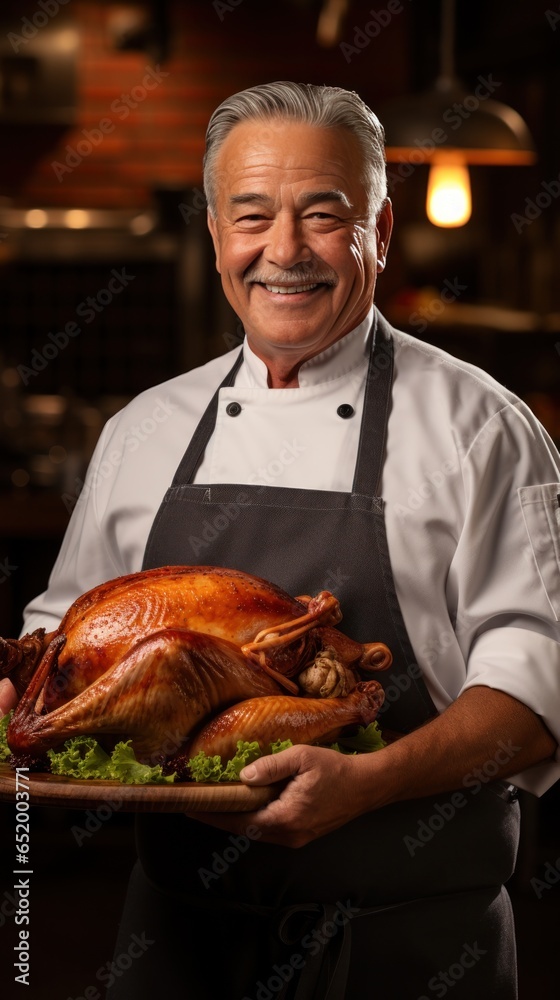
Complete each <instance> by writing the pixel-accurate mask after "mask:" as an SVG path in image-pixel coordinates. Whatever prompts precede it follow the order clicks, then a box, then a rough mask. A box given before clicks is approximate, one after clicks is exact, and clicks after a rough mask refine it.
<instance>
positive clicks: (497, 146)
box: [380, 0, 536, 227]
mask: <svg viewBox="0 0 560 1000" xmlns="http://www.w3.org/2000/svg"><path fill="white" fill-rule="evenodd" d="M454 34H455V0H442V4H441V37H440V75H439V77H438V78H437V80H436V81H435V83H434V84H433V86H432V87H431V88H429V89H428V90H426V91H423V92H422V93H419V94H415V95H411V96H407V97H402V98H397V99H396V100H394V101H391V102H390V103H389V104H387V105H386V106H385V108H384V109H381V110H380V117H381V120H382V121H383V124H384V126H385V136H386V150H385V152H386V156H387V161H388V162H389V163H401V164H403V163H406V164H412V165H413V166H414V165H417V164H420V163H428V164H429V165H430V176H429V180H428V195H427V204H426V212H427V215H428V218H429V220H430V222H432V223H433V224H434V225H437V226H444V227H450V226H462V225H464V224H465V223H466V222H467V221H468V219H469V218H470V215H471V193H470V181H469V173H468V165H469V164H473V165H475V164H476V165H485V166H486V165H492V166H525V165H528V164H531V163H534V162H535V160H536V153H535V148H534V145H533V140H532V138H531V135H530V133H529V130H528V128H527V126H526V124H525V122H524V121H523V119H522V117H521V115H519V114H518V113H517V111H514V109H513V108H510V107H509V106H508V105H506V104H502V103H500V102H499V101H496V100H494V98H493V96H491V95H492V94H493V93H494V91H496V90H497V89H498V87H499V85H500V84H499V82H498V81H495V80H494V79H493V76H492V74H491V73H490V74H488V75H487V76H483V75H480V76H479V77H478V80H477V82H476V84H475V85H474V87H473V89H472V90H470V91H469V90H467V89H466V88H465V86H464V85H463V84H462V83H461V81H460V80H459V79H458V78H457V77H456V76H455V69H454V59H453V45H454Z"/></svg>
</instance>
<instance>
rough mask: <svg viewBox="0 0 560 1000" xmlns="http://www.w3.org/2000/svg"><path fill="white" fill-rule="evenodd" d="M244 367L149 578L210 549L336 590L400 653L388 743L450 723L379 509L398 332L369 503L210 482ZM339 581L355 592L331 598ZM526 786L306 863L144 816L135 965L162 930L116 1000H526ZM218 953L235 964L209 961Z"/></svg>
mask: <svg viewBox="0 0 560 1000" xmlns="http://www.w3.org/2000/svg"><path fill="white" fill-rule="evenodd" d="M241 362H242V354H241V353H240V355H239V357H238V359H237V361H236V363H235V365H234V367H233V368H232V370H231V371H230V373H229V374H228V376H227V377H226V378H225V379H224V381H223V383H222V385H221V386H220V387H219V389H218V390H217V392H216V394H215V395H214V397H213V399H212V400H211V402H210V404H209V406H208V409H207V410H206V412H205V414H204V415H203V417H202V419H201V421H200V423H199V425H198V427H197V429H196V431H195V433H194V435H193V437H192V440H191V442H190V444H189V447H188V448H187V451H186V453H185V455H184V457H183V459H182V461H181V463H180V465H179V468H178V469H177V472H176V474H175V477H174V480H173V483H172V484H171V487H170V488H169V490H168V491H167V493H166V495H165V497H164V499H163V502H162V504H161V507H160V509H159V511H158V513H157V515H156V518H155V521H154V524H153V527H152V530H151V532H150V536H149V539H148V543H147V547H146V553H145V557H144V564H143V568H144V569H149V568H152V567H156V566H164V565H200V564H202V560H200V559H198V558H196V556H194V557H193V546H192V544H191V542H190V539H191V538H192V537H193V536H195V537H206V538H209V539H210V542H209V544H208V545H207V547H205V549H204V560H203V562H204V565H213V566H222V567H227V568H232V569H238V570H243V571H245V572H248V573H252V574H255V575H257V576H261V577H263V578H264V579H266V580H269V581H271V582H272V583H275V584H277V585H278V586H280V587H282V588H283V589H284V590H286V591H287V592H288V593H290V594H291V595H292V596H297V595H298V594H311V595H314V594H316V593H318V591H320V590H322V589H332V590H333V592H335V596H336V597H338V598H339V600H340V603H341V608H342V612H343V620H342V622H341V626H340V627H341V630H342V631H343V632H345V633H346V634H347V635H349V636H350V637H351V638H354V639H356V640H357V641H359V642H372V641H381V642H385V643H386V644H387V645H388V646H389V648H390V649H391V651H392V653H393V664H392V667H391V669H390V670H389V671H385V672H383V673H380V674H378V675H377V677H376V679H378V680H379V682H380V683H381V684H382V685H383V686H384V688H385V691H386V703H385V705H384V707H383V711H382V712H381V713H380V717H379V722H380V726H381V729H382V730H383V729H384V728H387V729H390V730H395V731H397V732H401V733H406V732H410V731H411V730H412V729H414V728H416V727H417V726H419V725H421V724H423V723H424V722H427V721H428V720H429V719H430V718H432V717H433V716H435V715H436V714H437V713H436V709H435V706H434V704H433V702H432V699H431V697H430V695H429V693H428V691H427V688H426V686H425V684H424V681H423V679H422V676H421V671H420V669H419V667H418V665H417V664H416V661H415V657H414V652H413V649H412V645H411V643H410V640H409V638H408V635H407V632H406V627H405V624H404V621H403V618H402V614H401V611H400V607H399V603H398V599H397V596H396V592H395V585H394V580H393V574H392V569H391V563H390V559H389V552H388V546H387V537H386V530H385V522H384V509H383V508H384V504H383V500H382V498H381V497H380V496H379V484H380V481H381V474H382V469H383V461H384V453H385V439H386V432H387V421H388V415H389V409H390V404H391V390H392V381H393V342H392V336H391V329H390V327H389V326H388V324H387V323H386V322H385V321H384V320H383V318H382V317H381V316H380V314H379V313H377V311H376V314H375V320H374V328H373V331H372V335H371V353H370V360H369V367H368V374H367V380H366V389H365V397H364V407H363V416H362V424H361V432H360V442H359V448H358V458H357V463H356V471H355V476H354V483H353V486H352V492H351V493H342V492H330V491H323V490H317V491H315V490H303V489H286V488H280V487H268V486H267V487H262V486H250V485H244V484H234V485H231V484H230V485H228V484H207V485H198V484H196V485H194V484H193V482H192V481H193V478H194V476H195V473H196V469H197V467H198V465H199V462H200V460H201V458H202V455H203V453H204V450H205V448H206V446H207V444H208V441H209V440H210V437H211V435H212V432H213V430H214V426H215V422H216V414H217V409H218V403H219V391H220V389H221V388H223V387H225V386H232V385H234V384H235V375H236V373H237V371H238V370H239V367H240V365H241ZM230 405H231V404H230ZM233 512H234V513H235V519H234V520H233ZM220 515H221V518H222V521H220ZM224 520H225V521H226V523H227V527H225V528H224V529H219V528H218V526H219V525H220V524H222V523H223V521H224ZM209 527H210V529H214V535H212V532H211V531H209ZM204 531H206V535H204V534H203V532H204ZM333 575H335V577H336V580H337V585H336V587H332V586H331V587H329V586H328V581H329V579H331V580H332V578H333ZM510 788H511V786H508V785H506V784H504V783H503V782H494V783H492V784H491V785H487V786H485V787H482V788H481V789H480V790H479V791H478V793H477V794H476V795H473V794H471V791H470V790H469V791H468V792H460V793H459V792H453V793H447V794H446V795H443V796H437V797H429V799H418V800H413V801H410V802H403V803H397V804H395V805H393V806H389V807H386V808H384V809H380V810H377V811H375V812H373V813H370V814H367V815H364V816H360V817H358V818H357V819H356V820H353V821H352V822H350V823H348V824H346V825H345V826H344V827H342V828H341V829H339V830H336V831H334V832H333V833H331V834H328V835H327V836H324V837H321V838H319V840H316V841H314V842H312V843H311V844H308V845H306V847H304V848H300V849H298V850H292V849H289V848H283V847H278V846H276V845H269V844H261V843H259V841H258V835H254V836H251V831H250V830H249V831H248V836H246V837H241V838H236V837H234V836H233V835H231V834H228V833H226V832H225V831H221V830H216V829H215V828H213V827H210V826H208V825H206V824H202V823H200V822H197V821H196V820H191V819H187V818H186V817H185V816H181V815H168V814H160V815H150V814H139V815H138V816H137V823H136V831H137V844H138V852H139V862H138V864H137V866H136V868H135V870H134V872H133V875H132V878H131V883H130V887H129V893H128V897H127V903H126V906H125V912H124V915H123V921H122V924H121V929H120V934H119V941H118V943H117V949H116V952H115V954H118V952H119V948H121V950H123V948H125V942H126V941H127V940H129V938H130V934H131V933H133V932H134V931H136V932H137V933H138V932H139V931H140V930H143V929H145V928H146V927H147V928H150V931H149V934H151V935H152V936H153V941H154V944H153V946H152V948H151V949H150V950H151V957H150V953H149V952H148V954H147V956H146V958H144V959H143V961H142V962H138V963H135V965H134V966H133V967H132V968H131V969H130V970H129V972H127V975H126V976H124V977H123V978H122V982H120V981H117V982H116V983H115V985H114V986H113V987H112V989H111V990H110V991H109V993H108V997H109V998H110V1000H121V998H124V997H134V998H135V1000H137V998H138V1000H142V998H144V997H146V998H148V997H150V998H151V997H152V996H154V995H156V994H157V993H161V992H162V989H163V990H164V992H165V996H166V997H167V998H170V1000H175V998H176V1000H179V998H183V997H189V998H190V997H192V998H194V1000H215V998H220V997H224V998H227V1000H272V998H274V1000H278V998H287V997H294V998H297V1000H345V998H347V1000H357V998H358V997H359V996H361V995H362V994H364V995H365V996H367V997H369V996H370V995H371V996H372V997H373V995H374V993H375V994H377V993H378V992H379V990H380V989H382V990H384V991H385V992H386V994H388V996H389V997H395V998H397V997H398V998H399V1000H401V998H403V1000H408V998H410V1000H417V998H418V1000H424V998H425V997H431V996H437V995H439V996H443V995H444V993H443V992H434V990H436V987H437V990H439V991H441V990H442V989H443V988H444V985H445V983H446V982H447V983H448V986H447V988H449V987H450V985H453V986H454V987H455V988H454V991H453V997H454V1000H459V998H467V997H469V998H470V997H472V995H473V994H474V992H475V991H476V990H478V992H479V994H480V995H481V996H484V995H488V996H490V995H491V996H492V997H495V998H499V1000H514V998H515V997H516V996H517V992H516V986H515V978H516V977H515V946H514V941H513V923H512V915H511V906H510V903H509V897H508V896H507V893H506V892H505V889H504V888H503V883H504V882H505V881H506V880H507V879H508V878H509V876H510V875H511V874H512V872H513V868H514V864H515V854H516V847H517V838H518V822H519V814H518V806H517V805H516V804H513V802H512V794H511V791H510ZM457 796H459V798H457ZM460 800H462V801H461V804H459V802H460ZM213 945H215V947H216V956H217V960H216V961H215V962H208V960H207V959H206V958H204V956H205V954H206V953H207V948H212V946H213ZM218 956H219V958H218ZM447 970H451V971H447ZM440 973H441V974H443V975H444V976H447V980H445V979H443V980H441V981H440V980H439V979H438V977H439V975H440ZM430 982H431V985H430ZM485 989H486V990H487V993H486V994H485V992H484V990H485Z"/></svg>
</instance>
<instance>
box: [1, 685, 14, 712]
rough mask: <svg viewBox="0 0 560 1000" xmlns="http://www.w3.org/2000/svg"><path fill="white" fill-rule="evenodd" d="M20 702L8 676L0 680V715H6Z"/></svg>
mask: <svg viewBox="0 0 560 1000" xmlns="http://www.w3.org/2000/svg"><path fill="white" fill-rule="evenodd" d="M17 702H18V697H17V694H16V689H15V687H14V685H13V684H12V682H11V680H9V678H8V677H3V678H2V680H1V681H0V715H6V714H7V713H8V712H9V711H11V709H12V708H15V707H16V705H17Z"/></svg>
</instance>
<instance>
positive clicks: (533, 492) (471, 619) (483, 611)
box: [450, 400, 560, 794]
mask: <svg viewBox="0 0 560 1000" xmlns="http://www.w3.org/2000/svg"><path fill="white" fill-rule="evenodd" d="M462 468H463V476H464V488H465V497H466V503H467V506H466V516H465V519H464V523H463V528H462V531H461V535H460V538H459V541H458V545H457V549H456V553H455V557H454V560H453V564H452V566H451V570H450V585H451V587H452V589H453V591H454V593H455V595H456V603H457V621H456V626H455V630H456V635H457V637H458V640H459V642H460V644H461V646H462V651H463V655H464V656H465V661H466V664H467V677H466V681H465V683H464V686H463V689H462V690H467V689H468V688H470V687H473V686H475V685H487V686H488V687H491V688H495V689H498V690H501V691H504V692H506V693H507V694H510V695H512V696H513V697H514V698H516V699H518V700H519V701H521V702H522V703H523V704H525V705H528V706H529V708H531V709H532V710H533V711H534V712H535V713H536V714H537V715H539V716H541V718H542V719H543V721H544V723H545V725H546V726H547V727H548V729H549V730H550V732H551V733H552V735H553V736H554V738H555V739H556V740H557V741H558V742H559V743H560V621H559V619H560V506H559V504H560V459H559V455H558V452H557V450H556V448H555V446H554V444H553V443H552V441H551V440H550V438H549V437H548V435H547V433H546V431H545V430H544V428H543V427H542V426H541V425H540V423H539V422H538V420H537V419H536V418H535V416H534V415H533V414H532V413H531V411H530V410H529V409H528V408H527V407H526V406H525V405H524V404H523V403H521V402H520V401H518V400H517V401H514V402H512V403H509V404H508V405H506V406H505V407H504V408H503V409H502V410H500V412H498V413H496V414H495V415H494V416H493V417H491V418H490V419H489V420H488V421H487V422H486V424H485V425H484V427H483V428H482V430H481V431H480V432H479V433H478V435H477V436H476V438H475V440H474V441H473V442H472V444H471V445H470V446H469V447H468V448H467V450H466V454H465V455H464V459H463V462H462ZM511 753H512V773H513V772H514V771H515V749H514V748H512V750H511ZM556 759H557V760H558V761H560V750H557V754H556ZM516 778H517V776H516ZM558 778H560V768H559V767H558V765H551V764H544V765H539V766H538V767H536V768H534V769H530V770H528V771H525V772H524V774H523V776H522V777H521V778H519V780H516V783H517V784H519V785H520V786H521V787H525V788H527V789H529V790H530V791H533V792H535V793H536V794H541V793H542V792H543V791H545V790H546V788H547V787H549V786H550V784H552V783H553V782H554V781H555V780H557V779H558Z"/></svg>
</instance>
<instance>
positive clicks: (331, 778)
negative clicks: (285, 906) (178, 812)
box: [192, 745, 375, 847]
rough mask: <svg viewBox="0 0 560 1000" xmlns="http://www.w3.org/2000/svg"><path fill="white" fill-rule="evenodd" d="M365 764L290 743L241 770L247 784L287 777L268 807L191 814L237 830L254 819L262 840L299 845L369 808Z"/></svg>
mask: <svg viewBox="0 0 560 1000" xmlns="http://www.w3.org/2000/svg"><path fill="white" fill-rule="evenodd" d="M367 756H369V755H367V754H364V755H363V757H364V758H365V757H367ZM372 756H375V754H374V755H372ZM366 763H367V764H369V765H371V763H372V761H369V762H366V761H365V760H359V758H358V757H354V756H349V755H345V754H342V753H337V752H336V751H335V750H328V749H327V748H326V747H311V746H301V745H299V746H294V747H290V749H289V750H282V751H281V752H280V753H275V754H269V755H267V756H266V757H259V759H258V760H256V761H254V762H253V763H252V764H249V765H248V766H247V767H245V768H243V770H242V772H241V777H242V780H243V781H244V782H245V783H246V784H247V785H251V786H256V785H274V784H278V783H279V782H283V781H285V779H289V780H288V781H287V783H286V785H285V787H284V788H283V790H282V791H281V793H280V795H279V796H278V798H275V799H273V800H272V802H270V803H269V804H268V805H267V806H264V807H263V808H262V809H259V810H258V812H254V813H250V814H249V813H236V814H230V813H227V814H224V813H204V814H201V813H196V814H192V818H193V819H199V820H202V822H205V823H210V824H211V825H212V826H219V827H222V829H225V830H231V831H233V832H239V833H243V832H244V830H245V829H246V828H247V825H248V824H251V823H252V824H253V825H255V826H257V827H258V828H259V831H260V833H261V837H260V838H259V839H261V840H263V841H267V842H269V843H274V844H282V845H283V846H284V847H303V845H304V844H307V843H309V842H310V841H311V840H316V838H317V837H322V836H323V834H325V833H330V832H331V830H336V829H337V828H338V827H339V826H342V825H343V824H344V823H347V822H348V821H349V820H350V819H353V818H354V817H355V816H359V815H360V814H361V813H363V812H367V811H368V810H369V808H370V806H369V801H370V795H369V791H370V784H371V773H370V766H364V765H365V764H366Z"/></svg>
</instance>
